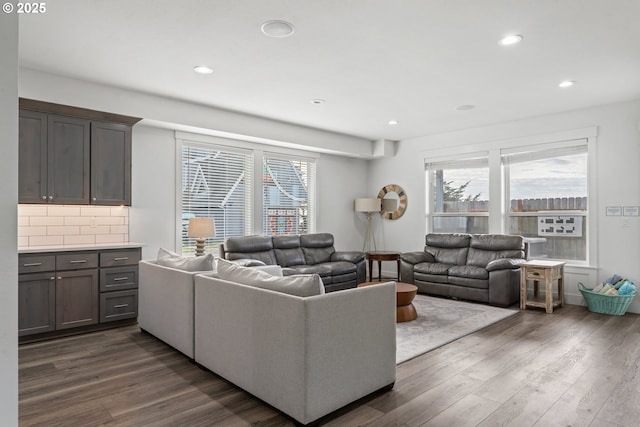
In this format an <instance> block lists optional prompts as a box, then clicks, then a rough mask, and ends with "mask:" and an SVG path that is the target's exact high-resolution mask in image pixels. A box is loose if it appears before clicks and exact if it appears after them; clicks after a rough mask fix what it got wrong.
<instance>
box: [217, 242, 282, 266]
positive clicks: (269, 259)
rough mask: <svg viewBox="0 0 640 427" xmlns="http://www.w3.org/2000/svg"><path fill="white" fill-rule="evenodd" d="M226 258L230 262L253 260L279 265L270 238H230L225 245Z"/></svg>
mask: <svg viewBox="0 0 640 427" xmlns="http://www.w3.org/2000/svg"><path fill="white" fill-rule="evenodd" d="M224 257H225V258H226V259H229V260H235V259H243V258H251V259H257V260H260V261H262V262H264V263H265V264H267V265H273V264H277V261H276V256H275V253H274V251H273V241H272V240H271V237H270V236H240V237H229V238H227V240H226V241H225V243H224Z"/></svg>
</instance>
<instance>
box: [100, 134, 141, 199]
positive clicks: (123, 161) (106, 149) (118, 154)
mask: <svg viewBox="0 0 640 427" xmlns="http://www.w3.org/2000/svg"><path fill="white" fill-rule="evenodd" d="M91 203H92V204H97V205H131V126H127V125H122V124H116V123H102V122H92V123H91Z"/></svg>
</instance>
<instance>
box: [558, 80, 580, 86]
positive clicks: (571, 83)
mask: <svg viewBox="0 0 640 427" xmlns="http://www.w3.org/2000/svg"><path fill="white" fill-rule="evenodd" d="M574 84H576V82H575V81H573V80H565V81H563V82H561V83H560V84H559V85H558V87H571V86H573V85H574Z"/></svg>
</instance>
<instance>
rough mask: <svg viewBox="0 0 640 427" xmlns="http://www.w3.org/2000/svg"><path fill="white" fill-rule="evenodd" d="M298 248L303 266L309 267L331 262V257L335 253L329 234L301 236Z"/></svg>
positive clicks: (331, 237) (331, 236)
mask: <svg viewBox="0 0 640 427" xmlns="http://www.w3.org/2000/svg"><path fill="white" fill-rule="evenodd" d="M300 246H301V247H302V252H303V253H304V259H305V264H309V265H314V264H320V263H322V262H329V261H331V255H332V254H333V253H334V252H335V251H336V250H335V248H334V247H333V235H332V234H329V233H315V234H302V235H300Z"/></svg>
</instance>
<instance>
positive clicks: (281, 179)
mask: <svg viewBox="0 0 640 427" xmlns="http://www.w3.org/2000/svg"><path fill="white" fill-rule="evenodd" d="M315 179H316V163H315V160H314V159H308V158H301V157H293V156H285V155H282V154H276V153H265V154H264V157H263V171H262V185H263V203H262V206H263V215H262V218H263V232H264V234H265V235H274V234H305V233H309V232H313V231H314V230H315V224H314V218H315V215H314V208H315V197H314V196H315V195H314V188H315Z"/></svg>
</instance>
